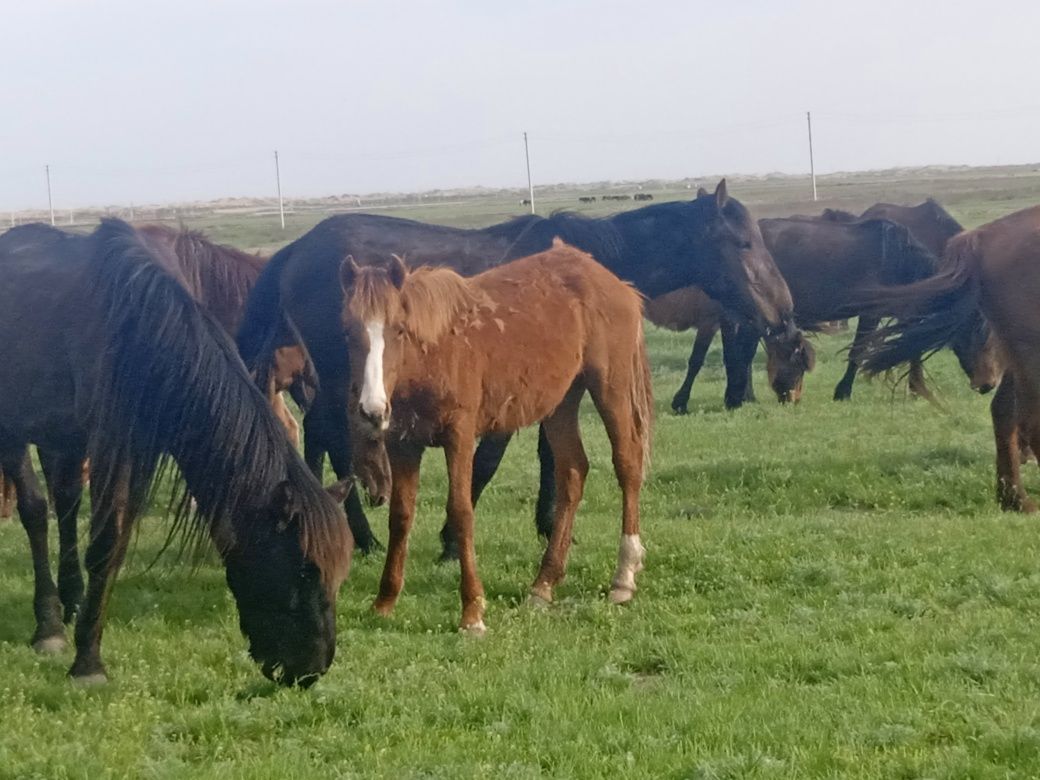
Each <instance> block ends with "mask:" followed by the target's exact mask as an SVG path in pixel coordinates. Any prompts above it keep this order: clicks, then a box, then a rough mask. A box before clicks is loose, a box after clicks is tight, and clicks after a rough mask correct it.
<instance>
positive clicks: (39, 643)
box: [32, 634, 69, 655]
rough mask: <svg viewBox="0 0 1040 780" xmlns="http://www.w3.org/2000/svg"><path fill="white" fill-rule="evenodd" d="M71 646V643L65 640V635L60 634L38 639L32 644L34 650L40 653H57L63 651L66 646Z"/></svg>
mask: <svg viewBox="0 0 1040 780" xmlns="http://www.w3.org/2000/svg"><path fill="white" fill-rule="evenodd" d="M68 646H69V643H68V642H67V641H65V637H64V636H61V635H60V634H56V635H54V636H46V637H44V638H43V639H37V640H36V641H35V642H33V644H32V648H33V650H35V651H36V652H37V653H39V654H40V655H56V654H57V653H62V652H64V651H65V648H66V647H68Z"/></svg>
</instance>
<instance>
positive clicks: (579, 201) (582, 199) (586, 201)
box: [578, 195, 596, 203]
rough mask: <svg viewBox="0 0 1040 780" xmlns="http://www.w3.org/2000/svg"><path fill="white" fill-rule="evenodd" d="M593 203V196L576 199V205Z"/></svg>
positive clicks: (594, 199) (594, 198)
mask: <svg viewBox="0 0 1040 780" xmlns="http://www.w3.org/2000/svg"><path fill="white" fill-rule="evenodd" d="M595 202H596V196H595V195H582V196H580V197H579V198H578V203H595Z"/></svg>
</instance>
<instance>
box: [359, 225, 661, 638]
mask: <svg viewBox="0 0 1040 780" xmlns="http://www.w3.org/2000/svg"><path fill="white" fill-rule="evenodd" d="M341 281H342V285H343V289H344V300H343V312H342V318H343V329H344V330H345V332H346V334H347V341H348V344H349V346H350V352H351V355H352V357H353V358H354V360H353V363H352V365H353V370H352V373H353V384H354V385H355V386H356V387H357V388H358V395H357V398H356V400H354V401H352V404H351V412H352V414H353V415H354V416H355V419H356V420H357V422H356V425H357V426H358V427H359V428H366V429H367V432H368V434H369V435H370V436H371V435H375V436H380V437H382V438H383V440H384V441H385V443H386V448H387V454H388V456H389V460H390V468H391V473H392V482H393V487H392V494H391V498H390V546H389V550H388V551H387V556H386V565H385V568H384V569H383V578H382V581H381V583H380V587H379V597H378V598H377V599H376V601H375V605H374V607H375V610H376V611H377V612H379V613H380V614H384V615H385V614H389V613H390V612H391V611H392V610H393V608H394V605H395V603H396V602H397V598H398V596H399V594H400V592H401V588H402V586H403V584H404V564H405V556H406V551H407V545H408V534H409V530H410V528H411V525H412V520H413V518H414V515H415V504H416V496H417V492H418V486H419V466H420V462H421V460H422V454H423V450H424V449H425V448H426V447H430V446H435V447H443V448H444V453H445V457H446V459H447V462H448V480H449V493H448V523H449V525H450V527H451V528H452V529H453V531H454V532H455V536H456V538H457V539H458V543H459V553H460V555H459V559H460V562H461V567H462V621H461V628H462V629H463V630H466V631H474V632H477V633H482V632H483V631H484V588H483V585H482V584H481V582H480V578H479V577H478V575H477V569H476V555H475V552H474V548H473V515H474V512H473V499H472V495H471V493H470V490H471V480H472V474H473V454H474V449H475V438H476V437H477V436H481V435H484V434H489V433H499V434H501V433H512V432H514V431H516V430H518V429H520V428H522V427H525V426H528V425H531V424H533V423H537V422H541V424H542V426H543V428H544V430H545V436H546V439H547V440H548V443H549V447H550V448H551V449H552V453H553V460H554V463H555V468H556V480H557V491H556V503H555V507H554V512H553V532H552V537H551V539H550V540H549V545H548V547H547V549H546V551H545V555H544V557H543V558H542V565H541V569H540V570H539V572H538V575H537V577H536V578H535V581H534V584H533V585H532V587H531V598H532V600H534V601H535V602H537V603H542V604H546V603H550V602H551V601H552V598H553V587H554V586H555V585H557V584H558V583H559V582H560V581H561V580H562V579H563V576H564V572H565V569H566V564H567V553H568V550H569V547H570V543H571V529H572V526H573V522H574V514H575V512H576V511H577V508H578V504H579V502H580V501H581V495H582V492H583V490H584V485H585V476H586V474H587V473H588V470H589V463H588V459H587V458H586V457H585V450H584V448H583V446H582V442H581V433H580V431H579V428H578V407H579V405H580V403H581V399H582V397H583V396H584V395H585V393H586V392H588V393H589V395H591V396H592V400H593V402H594V403H595V406H596V410H597V411H598V412H599V415H600V417H601V418H602V419H603V424H604V426H605V427H606V429H607V435H608V437H609V438H610V444H611V449H612V452H613V461H614V472H615V474H616V475H617V479H618V483H619V485H620V486H621V504H622V513H621V514H622V523H621V545H620V550H619V553H618V564H617V569H616V571H615V573H614V578H613V580H612V581H611V588H610V600H611V601H612V602H614V603H616V604H620V603H624V602H627V601H629V600H630V599H631V598H632V597H633V596H634V595H635V590H636V580H635V577H636V573H637V572H638V571H639V570H640V569H642V568H643V545H642V543H641V541H640V535H639V493H640V489H641V487H642V484H643V476H644V471H645V466H646V463H647V461H648V459H649V456H650V435H651V425H652V418H653V397H652V395H651V383H650V366H649V364H648V363H647V358H646V345H645V343H644V340H643V317H642V302H641V300H640V297H639V294H638V293H636V292H635V291H634V290H633V289H632V288H631V287H630V286H629V285H627V284H625V283H624V282H621V281H620V280H618V278H617V277H616V276H614V275H613V274H611V273H610V272H609V271H607V270H606V269H605V268H603V266H602V265H600V264H598V263H597V262H596V261H595V260H593V259H592V257H591V256H590V255H587V254H585V253H584V252H580V251H578V250H576V249H574V248H572V247H568V246H565V245H564V244H563V243H562V242H560V241H559V240H557V241H555V242H554V243H553V246H552V248H551V249H550V250H548V251H547V252H542V253H540V254H537V255H533V256H531V257H528V258H524V259H521V260H516V261H514V262H511V263H507V264H506V265H503V266H501V267H499V268H495V269H492V270H490V271H486V272H484V273H482V274H478V275H477V276H475V277H473V278H471V279H464V278H463V277H461V276H459V275H458V274H457V273H455V272H454V271H451V270H449V269H446V268H438V269H419V270H417V271H414V272H413V273H411V274H409V273H408V272H407V270H406V269H405V266H404V264H403V263H402V262H401V261H399V260H392V261H391V263H390V265H389V268H388V269H384V268H376V267H372V266H369V267H366V268H362V269H359V268H358V267H357V266H356V265H355V264H354V261H353V259H348V260H347V261H346V262H345V263H344V264H343V267H342V271H341ZM358 468H359V473H360V472H361V471H362V470H363V468H364V461H361V462H360V463H359V465H358Z"/></svg>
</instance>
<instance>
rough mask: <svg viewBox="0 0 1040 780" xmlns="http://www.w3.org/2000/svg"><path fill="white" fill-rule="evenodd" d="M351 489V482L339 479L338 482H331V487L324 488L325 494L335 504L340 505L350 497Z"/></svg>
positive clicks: (352, 484) (352, 483)
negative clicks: (330, 497)
mask: <svg viewBox="0 0 1040 780" xmlns="http://www.w3.org/2000/svg"><path fill="white" fill-rule="evenodd" d="M353 489H354V482H353V480H351V479H341V480H340V481H339V482H333V483H332V484H331V485H329V486H328V487H326V488H325V492H326V493H328V494H329V495H330V496H332V500H333V501H335V502H336V503H337V504H342V503H343V502H344V501H346V500H347V496H349V495H350V491H351V490H353Z"/></svg>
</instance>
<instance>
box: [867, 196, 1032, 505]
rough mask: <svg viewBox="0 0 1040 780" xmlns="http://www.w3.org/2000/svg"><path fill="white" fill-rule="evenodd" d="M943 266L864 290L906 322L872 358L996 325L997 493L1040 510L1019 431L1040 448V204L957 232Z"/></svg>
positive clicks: (871, 367)
mask: <svg viewBox="0 0 1040 780" xmlns="http://www.w3.org/2000/svg"><path fill="white" fill-rule="evenodd" d="M943 265H944V270H943V272H942V273H941V274H939V275H938V276H935V277H933V278H931V279H926V280H924V281H921V282H918V283H916V284H913V285H909V286H907V287H897V288H891V289H883V290H874V291H871V292H870V294H869V295H865V296H864V303H865V304H867V305H873V306H874V307H876V308H878V309H880V308H881V307H884V311H886V312H889V313H892V314H894V315H895V316H898V317H899V320H898V321H897V322H896V323H894V324H892V325H889V326H888V327H886V328H884V329H882V330H881V331H879V333H878V334H877V336H876V338H875V339H874V340H873V341H872V342H871V343H869V344H868V345H867V346H866V348H865V349H863V350H862V355H863V365H864V367H865V368H866V369H867V370H868V371H871V372H875V373H876V372H878V371H884V370H886V369H888V368H891V367H893V366H896V365H899V364H900V363H903V362H905V361H907V360H908V359H910V358H911V357H912V356H914V355H920V354H931V353H934V352H935V351H937V350H939V349H941V348H942V347H944V346H946V345H951V346H953V345H955V344H956V343H957V341H958V340H964V334H965V333H969V334H970V333H971V332H976V333H978V332H979V331H980V330H982V329H983V328H984V324H985V323H988V324H989V327H990V328H991V329H992V333H993V337H994V338H995V340H996V341H997V343H998V345H999V349H1000V351H1001V353H1002V354H1003V357H1004V365H1005V366H1006V368H1005V372H1004V376H1003V379H1002V380H1001V382H1000V386H999V387H998V388H997V392H996V395H994V397H993V401H992V403H991V412H992V416H993V432H994V435H995V438H996V450H997V500H998V501H999V502H1000V506H1001V507H1002V508H1003V509H1006V510H1017V511H1023V512H1034V511H1036V508H1037V507H1036V504H1035V503H1034V502H1033V500H1032V499H1030V498H1029V497H1028V496H1027V495H1026V493H1025V490H1024V489H1023V487H1022V479H1021V473H1020V441H1019V438H1020V437H1022V438H1024V439H1025V440H1026V441H1025V442H1024V443H1025V444H1027V445H1029V446H1030V447H1031V448H1032V450H1033V451H1034V452H1040V310H1038V309H1037V305H1036V302H1037V299H1038V296H1040V207H1038V206H1034V207H1033V208H1028V209H1024V210H1022V211H1017V212H1015V213H1013V214H1010V215H1008V216H1006V217H1002V218H1000V219H997V220H995V221H993V222H990V223H988V224H986V225H983V226H982V227H980V228H977V229H975V230H971V231H968V232H965V233H961V234H960V235H958V236H956V237H954V238H952V239H950V241H949V242H948V244H947V247H946V255H945V258H944V263H943ZM967 340H968V341H973V340H974V341H975V342H977V341H978V338H977V337H976V338H974V339H972V338H971V337H970V336H969V337H968V339H967Z"/></svg>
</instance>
